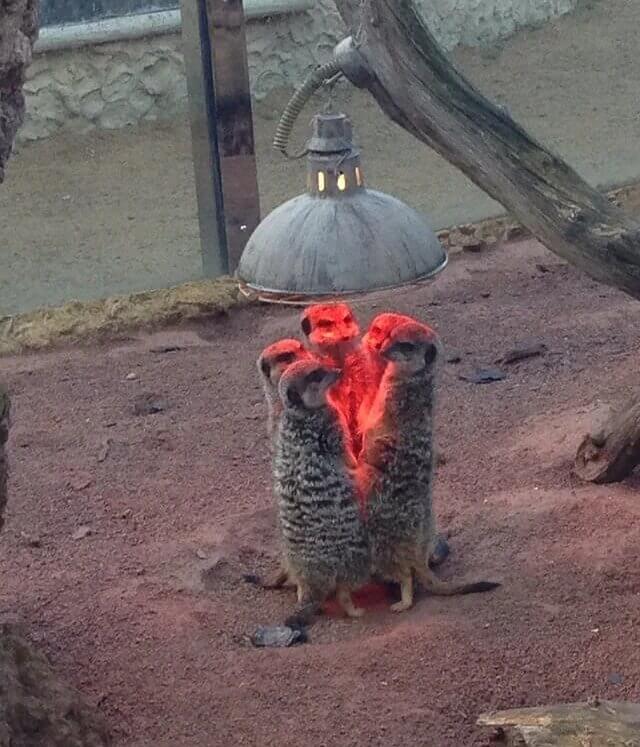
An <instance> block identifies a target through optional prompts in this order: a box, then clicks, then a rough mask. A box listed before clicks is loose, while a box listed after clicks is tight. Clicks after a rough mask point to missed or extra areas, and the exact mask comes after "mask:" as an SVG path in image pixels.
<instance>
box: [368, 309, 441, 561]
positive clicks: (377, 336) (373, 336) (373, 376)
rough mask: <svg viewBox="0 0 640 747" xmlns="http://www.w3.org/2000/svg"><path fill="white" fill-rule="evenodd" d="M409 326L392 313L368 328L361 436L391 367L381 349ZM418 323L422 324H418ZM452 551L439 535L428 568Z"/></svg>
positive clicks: (435, 455) (380, 316) (402, 316)
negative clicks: (403, 326) (367, 388)
mask: <svg viewBox="0 0 640 747" xmlns="http://www.w3.org/2000/svg"><path fill="white" fill-rule="evenodd" d="M408 322H414V323H416V322H417V320H416V319H413V318H412V317H410V316H406V315H405V314H396V313H391V312H384V313H382V314H378V315H377V316H376V317H374V318H373V320H372V321H371V324H370V325H369V328H368V329H367V331H366V333H365V334H364V336H363V338H362V347H363V350H364V351H365V354H366V357H367V364H368V367H369V380H370V382H371V389H370V391H371V394H369V396H368V397H367V398H366V399H365V400H363V402H362V404H361V406H360V411H359V413H358V427H359V429H360V431H361V432H364V431H365V430H366V428H367V420H368V419H369V417H370V412H371V408H372V407H373V402H374V401H375V396H376V394H377V392H378V389H379V388H380V382H381V381H382V377H383V375H384V372H385V369H386V367H387V364H388V360H387V359H386V358H385V357H383V356H382V355H381V354H380V350H381V348H382V345H383V344H384V342H385V340H386V339H387V337H388V336H389V335H390V334H391V332H392V331H393V330H394V329H396V328H397V327H399V326H400V325H401V324H406V323H408ZM418 323H419V322H418ZM433 458H434V461H435V464H436V465H437V464H438V461H439V460H438V453H437V451H436V449H435V446H434V447H433ZM431 520H432V522H433V526H434V527H435V526H436V524H435V516H434V515H432V517H431ZM450 553H451V548H450V547H449V543H448V542H447V540H446V539H445V538H444V537H443V536H442V535H441V534H438V533H437V532H436V539H435V542H434V546H433V550H432V552H431V556H430V557H429V565H430V566H431V567H432V568H435V567H437V566H439V565H442V563H444V561H445V560H446V559H447V558H448V557H449V555H450Z"/></svg>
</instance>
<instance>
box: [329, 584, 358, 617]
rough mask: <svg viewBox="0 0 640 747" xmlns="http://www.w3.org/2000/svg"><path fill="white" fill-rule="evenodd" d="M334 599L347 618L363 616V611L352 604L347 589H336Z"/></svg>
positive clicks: (349, 592)
mask: <svg viewBox="0 0 640 747" xmlns="http://www.w3.org/2000/svg"><path fill="white" fill-rule="evenodd" d="M336 598H337V600H338V604H339V605H340V607H342V609H343V610H344V613H345V614H346V615H347V617H353V618H358V617H362V616H363V615H364V609H363V608H362V607H356V606H355V604H354V603H353V598H352V596H351V591H350V590H349V589H344V588H343V589H338V591H337V592H336Z"/></svg>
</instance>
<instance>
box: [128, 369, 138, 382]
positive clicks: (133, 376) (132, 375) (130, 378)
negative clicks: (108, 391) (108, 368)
mask: <svg viewBox="0 0 640 747" xmlns="http://www.w3.org/2000/svg"><path fill="white" fill-rule="evenodd" d="M137 378H138V374H137V373H134V372H133V371H132V372H131V373H128V374H127V375H126V376H125V379H126V380H127V381H135V380H136V379H137Z"/></svg>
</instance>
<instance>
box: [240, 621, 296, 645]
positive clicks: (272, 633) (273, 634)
mask: <svg viewBox="0 0 640 747" xmlns="http://www.w3.org/2000/svg"><path fill="white" fill-rule="evenodd" d="M306 641H307V634H306V633H305V631H304V630H300V629H299V628H290V627H289V626H288V625H263V626H260V627H259V628H258V629H257V630H256V632H255V633H254V634H253V635H252V636H251V643H253V645H254V646H256V648H288V647H289V646H295V645H296V644H297V643H306Z"/></svg>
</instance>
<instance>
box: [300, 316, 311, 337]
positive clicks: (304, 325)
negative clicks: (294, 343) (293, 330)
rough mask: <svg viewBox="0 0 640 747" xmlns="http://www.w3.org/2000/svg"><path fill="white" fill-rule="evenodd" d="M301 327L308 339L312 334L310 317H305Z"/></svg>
mask: <svg viewBox="0 0 640 747" xmlns="http://www.w3.org/2000/svg"><path fill="white" fill-rule="evenodd" d="M300 326H301V327H302V332H303V334H305V335H306V336H307V337H309V335H310V334H311V321H310V320H309V318H308V317H306V316H305V317H303V319H302V321H301V322H300Z"/></svg>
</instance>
